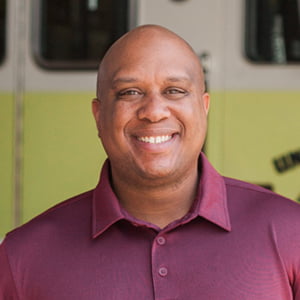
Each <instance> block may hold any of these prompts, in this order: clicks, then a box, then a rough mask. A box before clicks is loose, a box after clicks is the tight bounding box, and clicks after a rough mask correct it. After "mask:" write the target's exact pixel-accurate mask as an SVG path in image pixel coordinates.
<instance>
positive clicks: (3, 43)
mask: <svg viewBox="0 0 300 300" xmlns="http://www.w3.org/2000/svg"><path fill="white" fill-rule="evenodd" d="M3 4H4V7H3V11H4V16H3V27H2V26H0V27H2V29H1V28H0V30H1V31H2V32H1V33H0V38H1V36H2V37H3V38H2V39H0V49H1V50H0V65H2V64H3V63H4V61H5V58H6V48H7V39H6V38H7V34H6V31H7V6H8V5H7V0H3Z"/></svg>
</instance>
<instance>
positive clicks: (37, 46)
mask: <svg viewBox="0 0 300 300" xmlns="http://www.w3.org/2000/svg"><path fill="white" fill-rule="evenodd" d="M42 1H43V0H32V10H31V14H32V17H31V20H33V21H32V23H31V47H32V55H33V59H34V61H35V63H36V64H37V65H38V66H39V67H40V68H42V69H45V70H49V71H51V70H53V71H76V70H77V71H89V70H96V69H97V68H98V65H99V62H100V61H101V57H100V56H99V59H97V60H53V61H52V60H48V59H46V58H44V57H43V56H42V47H41V39H42V16H43V15H42ZM137 1H138V0H127V20H126V27H127V28H126V29H125V32H126V31H128V30H129V29H130V28H133V27H134V26H135V24H136V18H135V17H133V16H135V15H136V14H135V12H136V8H137Z"/></svg>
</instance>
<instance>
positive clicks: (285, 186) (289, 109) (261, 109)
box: [220, 91, 300, 200]
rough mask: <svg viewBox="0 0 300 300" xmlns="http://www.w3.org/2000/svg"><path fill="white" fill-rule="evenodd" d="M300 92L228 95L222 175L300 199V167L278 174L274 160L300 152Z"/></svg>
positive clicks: (233, 93) (224, 107)
mask: <svg viewBox="0 0 300 300" xmlns="http://www.w3.org/2000/svg"><path fill="white" fill-rule="evenodd" d="M299 111H300V92H287V91H284V92H283V91H282V92H279V91H276V92H266V91H265V92H248V93H247V92H226V93H225V105H224V106H223V114H224V119H223V122H224V124H223V129H222V130H223V134H224V136H223V144H224V147H222V148H221V150H220V151H223V152H224V153H223V158H224V162H223V167H222V170H221V171H222V173H223V174H225V175H227V176H231V177H237V178H240V179H243V180H246V181H250V182H253V183H258V184H271V185H272V186H273V187H274V191H275V192H278V193H280V194H283V195H285V196H287V197H289V198H292V199H294V200H298V199H299V198H300V184H299V178H300V164H295V166H294V168H291V169H289V170H287V171H286V172H283V173H279V172H277V171H276V169H275V167H274V164H273V160H274V159H275V158H277V157H279V156H281V155H285V154H288V153H291V152H297V151H300V135H299V133H300V121H299Z"/></svg>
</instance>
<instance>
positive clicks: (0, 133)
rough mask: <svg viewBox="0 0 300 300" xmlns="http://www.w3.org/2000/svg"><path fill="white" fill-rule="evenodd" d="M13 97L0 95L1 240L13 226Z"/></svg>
mask: <svg viewBox="0 0 300 300" xmlns="http://www.w3.org/2000/svg"><path fill="white" fill-rule="evenodd" d="M13 115H14V114H13V96H12V95H11V94H4V93H0V159H1V161H0V240H1V239H2V238H3V237H4V234H5V233H6V232H7V231H9V230H10V229H12V226H13Z"/></svg>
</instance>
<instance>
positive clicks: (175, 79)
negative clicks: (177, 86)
mask: <svg viewBox="0 0 300 300" xmlns="http://www.w3.org/2000/svg"><path fill="white" fill-rule="evenodd" d="M164 81H165V82H189V81H190V78H189V77H187V76H169V77H167V78H166V79H165V80H164ZM136 82H139V80H138V79H137V78H136V77H126V76H123V77H117V78H116V79H114V80H113V81H112V88H113V89H115V88H116V86H117V85H118V84H120V83H136Z"/></svg>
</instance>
